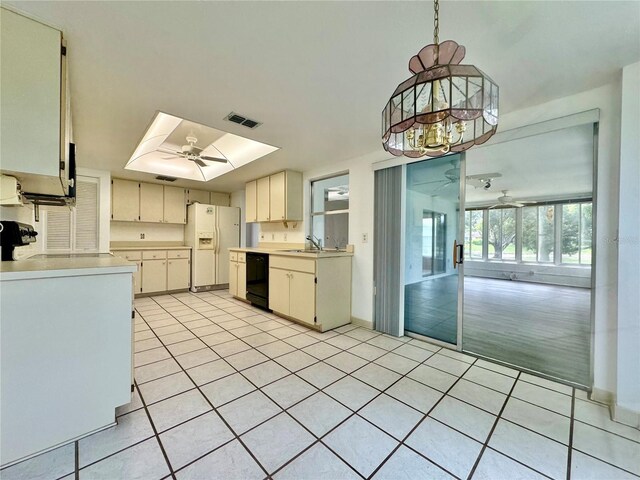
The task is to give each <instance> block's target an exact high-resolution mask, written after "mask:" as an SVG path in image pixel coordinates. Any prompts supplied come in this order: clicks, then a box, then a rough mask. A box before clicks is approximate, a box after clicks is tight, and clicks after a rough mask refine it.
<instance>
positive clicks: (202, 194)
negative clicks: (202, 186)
mask: <svg viewBox="0 0 640 480" xmlns="http://www.w3.org/2000/svg"><path fill="white" fill-rule="evenodd" d="M187 197H188V199H187V203H188V204H189V205H191V204H192V203H195V202H198V203H202V204H205V205H219V206H221V207H228V206H230V205H231V198H230V196H229V194H228V193H221V192H207V191H205V190H194V189H189V190H187Z"/></svg>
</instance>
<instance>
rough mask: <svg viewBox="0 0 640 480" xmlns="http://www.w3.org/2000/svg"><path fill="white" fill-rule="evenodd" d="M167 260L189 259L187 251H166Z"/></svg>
mask: <svg viewBox="0 0 640 480" xmlns="http://www.w3.org/2000/svg"><path fill="white" fill-rule="evenodd" d="M167 256H168V257H169V258H189V250H168V251H167Z"/></svg>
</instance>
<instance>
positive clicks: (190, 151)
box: [163, 135, 229, 167]
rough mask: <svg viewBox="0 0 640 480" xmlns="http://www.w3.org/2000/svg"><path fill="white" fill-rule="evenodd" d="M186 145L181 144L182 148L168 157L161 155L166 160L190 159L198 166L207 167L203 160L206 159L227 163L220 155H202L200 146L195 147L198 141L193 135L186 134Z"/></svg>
mask: <svg viewBox="0 0 640 480" xmlns="http://www.w3.org/2000/svg"><path fill="white" fill-rule="evenodd" d="M186 140H187V145H183V146H182V150H180V151H179V152H175V154H173V155H171V156H170V157H163V160H167V159H170V158H176V157H179V158H184V159H186V160H191V161H192V162H195V163H196V164H197V165H198V166H200V167H208V166H209V165H208V164H207V163H205V162H204V160H207V161H209V162H219V163H227V162H228V161H229V160H227V159H226V158H221V157H210V156H208V155H202V150H203V149H202V148H200V147H196V143H198V139H197V138H196V137H194V136H193V135H188V136H187V137H186Z"/></svg>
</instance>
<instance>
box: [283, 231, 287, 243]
mask: <svg viewBox="0 0 640 480" xmlns="http://www.w3.org/2000/svg"><path fill="white" fill-rule="evenodd" d="M282 239H283V240H284V241H285V242H286V241H287V232H284V236H283V238H282Z"/></svg>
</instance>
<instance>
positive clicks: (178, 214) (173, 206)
mask: <svg viewBox="0 0 640 480" xmlns="http://www.w3.org/2000/svg"><path fill="white" fill-rule="evenodd" d="M164 223H187V204H186V197H185V191H184V188H179V187H167V186H166V185H165V186H164Z"/></svg>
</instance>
